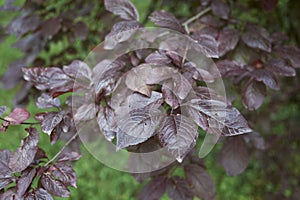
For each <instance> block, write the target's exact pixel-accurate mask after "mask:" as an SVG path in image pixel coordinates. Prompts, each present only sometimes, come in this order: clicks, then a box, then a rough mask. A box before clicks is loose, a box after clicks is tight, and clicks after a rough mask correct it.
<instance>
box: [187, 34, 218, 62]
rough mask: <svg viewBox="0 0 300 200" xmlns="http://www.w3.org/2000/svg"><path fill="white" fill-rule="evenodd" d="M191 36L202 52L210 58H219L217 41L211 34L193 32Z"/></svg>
mask: <svg viewBox="0 0 300 200" xmlns="http://www.w3.org/2000/svg"><path fill="white" fill-rule="evenodd" d="M192 38H193V39H194V40H196V41H197V42H198V44H199V45H200V46H201V48H202V49H201V50H202V51H203V53H204V54H205V55H206V56H208V57H210V58H219V50H218V48H219V47H218V45H219V43H218V41H217V40H216V39H215V38H214V37H213V36H211V35H207V34H203V33H201V32H198V31H197V32H194V33H193V35H192Z"/></svg>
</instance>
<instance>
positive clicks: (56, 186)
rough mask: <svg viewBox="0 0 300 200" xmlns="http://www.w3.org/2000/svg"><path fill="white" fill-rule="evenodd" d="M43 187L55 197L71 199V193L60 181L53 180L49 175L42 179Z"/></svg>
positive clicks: (44, 175) (43, 176)
mask: <svg viewBox="0 0 300 200" xmlns="http://www.w3.org/2000/svg"><path fill="white" fill-rule="evenodd" d="M40 182H41V184H42V185H43V187H44V188H45V189H46V190H47V191H48V192H49V193H51V194H53V195H54V196H58V197H69V196H70V191H69V190H68V188H67V186H65V185H64V184H63V183H62V182H61V181H60V180H55V179H53V178H52V177H51V176H50V175H49V174H46V173H44V174H43V175H42V176H41V179H40Z"/></svg>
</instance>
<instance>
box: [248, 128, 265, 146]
mask: <svg viewBox="0 0 300 200" xmlns="http://www.w3.org/2000/svg"><path fill="white" fill-rule="evenodd" d="M244 139H245V141H246V142H248V141H250V143H251V144H252V145H253V146H254V147H255V148H256V149H259V150H266V149H267V144H266V141H265V140H264V138H263V137H262V136H261V134H259V133H258V132H255V131H254V132H253V133H251V134H247V135H245V136H244Z"/></svg>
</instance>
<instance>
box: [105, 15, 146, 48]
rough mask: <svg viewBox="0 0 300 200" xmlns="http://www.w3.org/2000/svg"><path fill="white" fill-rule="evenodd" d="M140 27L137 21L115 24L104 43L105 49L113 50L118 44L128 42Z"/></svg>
mask: <svg viewBox="0 0 300 200" xmlns="http://www.w3.org/2000/svg"><path fill="white" fill-rule="evenodd" d="M140 27H141V25H140V24H139V23H138V22H137V21H121V22H118V23H116V24H115V25H114V26H113V27H112V29H111V31H110V33H109V34H107V35H106V37H105V41H104V48H105V49H108V50H110V49H114V48H115V46H116V45H117V44H118V43H121V42H124V41H126V40H128V39H129V38H130V37H131V36H132V35H133V34H134V33H135V32H136V31H137V30H138V29H139V28H140Z"/></svg>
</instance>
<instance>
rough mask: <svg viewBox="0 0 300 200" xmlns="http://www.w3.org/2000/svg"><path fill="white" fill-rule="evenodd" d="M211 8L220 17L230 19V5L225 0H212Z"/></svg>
mask: <svg viewBox="0 0 300 200" xmlns="http://www.w3.org/2000/svg"><path fill="white" fill-rule="evenodd" d="M211 9H212V11H213V13H214V14H215V15H217V16H218V17H220V18H222V19H229V14H230V7H229V5H228V4H226V3H225V2H224V1H223V0H212V2H211Z"/></svg>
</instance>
